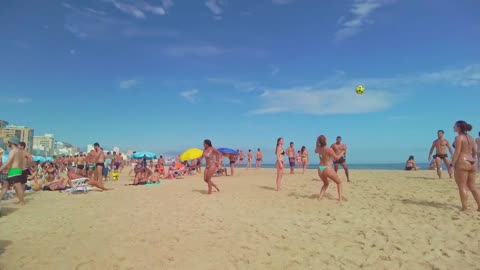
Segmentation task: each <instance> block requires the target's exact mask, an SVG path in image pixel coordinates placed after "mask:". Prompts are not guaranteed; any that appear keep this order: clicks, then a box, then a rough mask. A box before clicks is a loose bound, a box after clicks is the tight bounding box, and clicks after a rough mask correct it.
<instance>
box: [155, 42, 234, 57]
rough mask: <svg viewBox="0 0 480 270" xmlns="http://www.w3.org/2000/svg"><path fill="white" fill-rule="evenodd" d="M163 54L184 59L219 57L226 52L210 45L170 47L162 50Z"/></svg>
mask: <svg viewBox="0 0 480 270" xmlns="http://www.w3.org/2000/svg"><path fill="white" fill-rule="evenodd" d="M162 51H163V53H164V54H166V55H169V56H174V57H185V56H199V57H205V56H215V55H221V54H224V53H225V52H226V50H225V49H223V48H219V47H215V46H212V45H198V46H193V45H180V46H171V47H167V48H165V49H163V50H162Z"/></svg>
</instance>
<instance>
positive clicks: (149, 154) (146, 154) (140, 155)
mask: <svg viewBox="0 0 480 270" xmlns="http://www.w3.org/2000/svg"><path fill="white" fill-rule="evenodd" d="M130 157H131V158H134V159H142V158H143V157H146V158H147V159H148V160H150V159H155V158H157V155H155V154H154V153H152V152H145V151H142V152H136V153H135V154H133V155H131V156H130Z"/></svg>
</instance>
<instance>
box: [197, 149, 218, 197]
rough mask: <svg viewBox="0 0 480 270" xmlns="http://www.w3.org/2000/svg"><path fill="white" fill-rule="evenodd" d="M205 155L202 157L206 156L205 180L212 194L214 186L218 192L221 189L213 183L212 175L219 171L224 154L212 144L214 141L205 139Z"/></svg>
mask: <svg viewBox="0 0 480 270" xmlns="http://www.w3.org/2000/svg"><path fill="white" fill-rule="evenodd" d="M203 147H204V150H203V155H202V158H205V164H206V166H205V170H204V175H203V181H205V183H207V186H208V194H212V187H214V188H215V189H216V190H217V192H219V191H220V189H218V187H217V185H215V183H213V181H212V177H213V174H214V173H215V172H216V171H217V169H218V168H219V167H220V160H222V158H223V156H222V153H220V152H219V151H218V150H217V149H216V148H214V147H213V146H212V142H211V141H210V140H204V141H203Z"/></svg>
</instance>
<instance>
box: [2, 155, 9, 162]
mask: <svg viewBox="0 0 480 270" xmlns="http://www.w3.org/2000/svg"><path fill="white" fill-rule="evenodd" d="M7 159H8V152H5V153H3V157H2V163H5V162H7Z"/></svg>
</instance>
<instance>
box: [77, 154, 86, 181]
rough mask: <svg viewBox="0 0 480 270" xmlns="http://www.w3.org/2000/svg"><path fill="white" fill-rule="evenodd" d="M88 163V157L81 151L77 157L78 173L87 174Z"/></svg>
mask: <svg viewBox="0 0 480 270" xmlns="http://www.w3.org/2000/svg"><path fill="white" fill-rule="evenodd" d="M86 163H87V158H86V157H85V155H84V154H83V153H80V155H78V158H77V174H78V175H82V176H85V164H86Z"/></svg>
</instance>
